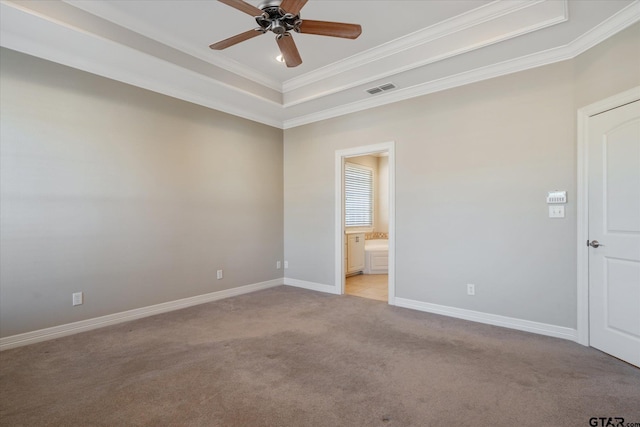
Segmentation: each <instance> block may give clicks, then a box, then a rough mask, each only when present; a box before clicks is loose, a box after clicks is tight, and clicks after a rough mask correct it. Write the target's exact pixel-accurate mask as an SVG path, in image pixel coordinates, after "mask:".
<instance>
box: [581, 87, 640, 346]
mask: <svg viewBox="0 0 640 427" xmlns="http://www.w3.org/2000/svg"><path fill="white" fill-rule="evenodd" d="M639 99H640V86H637V87H635V88H633V89H629V90H627V91H625V92H622V93H619V94H617V95H614V96H611V97H609V98H607V99H603V100H601V101H598V102H595V103H593V104H590V105H587V106H586V107H583V108H580V109H579V110H578V193H577V195H576V201H577V205H578V207H577V209H578V211H577V212H578V218H577V220H578V221H577V224H578V230H577V231H578V233H577V234H578V258H577V260H578V289H577V291H578V292H577V296H578V301H577V303H578V304H577V308H578V319H577V332H578V342H579V343H580V344H582V345H586V346H588V345H589V251H588V250H587V249H588V248H587V240H588V239H589V186H588V183H589V170H588V165H589V163H588V160H589V146H588V141H589V118H590V117H591V116H594V115H596V114H600V113H604V112H605V111H608V110H611V109H614V108H617V107H621V106H623V105H625V104H628V103H630V102H633V101H637V100H639Z"/></svg>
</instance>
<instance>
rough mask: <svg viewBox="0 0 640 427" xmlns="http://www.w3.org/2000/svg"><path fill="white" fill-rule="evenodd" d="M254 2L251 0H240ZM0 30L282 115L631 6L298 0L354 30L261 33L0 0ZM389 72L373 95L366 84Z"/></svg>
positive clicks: (349, 101)
mask: <svg viewBox="0 0 640 427" xmlns="http://www.w3.org/2000/svg"><path fill="white" fill-rule="evenodd" d="M248 3H251V4H253V5H254V6H258V5H259V3H260V2H259V1H249V2H248ZM0 7H1V9H0V19H1V21H0V29H1V32H0V44H1V45H2V46H4V47H7V48H10V49H14V50H18V51H21V52H25V53H28V54H31V55H34V56H38V57H42V58H45V59H48V60H52V61H55V62H59V63H62V64H65V65H69V66H72V67H75V68H79V69H82V70H85V71H89V72H92V73H96V74H99V75H103V76H106V77H109V78H112V79H116V80H120V81H123V82H126V83H129V84H134V85H137V86H140V87H143V88H147V89H150V90H154V91H157V92H160V93H164V94H167V95H170V96H174V97H177V98H180V99H185V100H187V101H190V102H195V103H198V104H201V105H205V106H208V107H211V108H215V109H218V110H222V111H226V112H229V113H231V114H235V115H238V116H241V117H246V118H249V119H251V120H255V121H258V122H261V123H266V124H269V125H272V126H276V127H281V128H290V127H294V126H298V125H301V124H305V123H310V122H313V121H317V120H322V119H325V118H329V117H335V116H338V115H341V114H346V113H349V112H353V111H359V110H362V109H366V108H371V107H374V106H378V105H383V104H387V103H390V102H395V101H398V100H402V99H407V98H410V97H413V96H419V95H423V94H426V93H431V92H434V91H438V90H443V89H446V88H449V87H455V86H459V85H462V84H467V83H470V82H474V81H478V80H482V79H486V78H491V77H495V76H499V75H503V74H507V73H511V72H515V71H520V70H523V69H527V68H531V67H535V66H540V65H544V64H548V63H552V62H557V61H561V60H566V59H569V58H572V57H574V56H576V55H578V54H580V53H581V52H583V51H584V50H586V49H588V48H590V47H591V46H593V45H594V44H597V43H599V42H601V41H602V40H604V39H606V38H607V37H610V36H611V35H613V34H615V33H616V32H618V31H620V30H622V29H624V28H626V27H627V26H629V25H631V24H633V23H634V22H637V21H639V20H640V1H639V0H602V1H600V0H507V1H490V0H456V1H451V0H421V1H397V0H396V1H366V0H350V1H340V0H328V1H321V0H310V1H309V2H308V3H307V4H306V5H305V6H304V8H303V10H302V12H301V14H300V15H301V18H302V19H303V20H304V19H305V18H308V19H313V20H325V21H338V22H349V23H357V24H360V25H361V26H362V35H361V36H360V37H359V38H358V39H356V40H348V39H340V38H333V37H322V36H316V35H309V34H294V39H295V41H296V44H297V46H298V49H299V51H300V54H301V56H302V59H303V64H302V65H300V66H299V67H296V68H287V67H286V66H285V65H284V64H282V63H279V62H276V61H275V57H276V56H277V54H278V53H279V52H278V48H277V45H276V43H275V40H274V36H273V34H271V33H267V34H264V35H261V36H258V37H255V38H253V39H251V40H248V41H245V42H243V43H240V44H238V45H235V46H232V47H230V48H228V49H226V50H223V51H212V50H211V49H209V48H208V46H209V44H211V43H213V42H217V41H220V40H222V39H225V38H228V37H230V36H232V35H235V34H238V33H241V32H244V31H246V30H249V29H251V28H255V27H256V24H255V20H254V19H253V18H252V17H251V16H250V15H247V14H245V13H242V12H240V11H238V10H236V9H233V8H231V7H229V6H227V5H225V4H222V3H220V2H217V1H213V0H161V1H151V0H126V1H125V0H121V1H114V0H109V1H107V0H64V1H61V0H55V1H19V0H13V1H9V0H2V2H1V4H0ZM388 82H392V83H394V84H395V85H396V86H397V89H393V90H390V91H388V92H383V93H380V94H376V95H370V94H368V93H366V91H365V90H366V89H368V88H371V87H374V86H379V85H381V84H384V83H388Z"/></svg>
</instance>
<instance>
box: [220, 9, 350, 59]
mask: <svg viewBox="0 0 640 427" xmlns="http://www.w3.org/2000/svg"><path fill="white" fill-rule="evenodd" d="M218 1H219V2H221V3H224V4H226V5H228V6H231V7H233V8H235V9H238V10H239V11H241V12H244V13H247V14H249V15H251V16H253V17H254V18H255V20H256V22H257V23H258V26H259V27H258V28H255V29H253V30H249V31H245V32H244V33H240V34H237V35H235V36H233V37H229V38H228V39H225V40H222V41H219V42H218V43H214V44H212V45H210V46H209V47H210V48H211V49H214V50H222V49H226V48H228V47H230V46H233V45H235V44H238V43H240V42H243V41H245V40H249V39H251V38H253V37H256V36H259V35H261V34H264V33H266V32H268V31H271V32H272V33H274V34H275V35H276V42H277V43H278V47H279V48H280V52H281V53H282V58H283V59H284V62H285V63H286V64H287V67H297V66H298V65H300V64H302V58H301V57H300V53H299V52H298V48H297V47H296V44H295V42H294V41H293V36H292V35H291V33H290V32H291V31H295V32H297V33H303V34H316V35H319V36H330V37H341V38H346V39H356V38H358V36H359V35H360V34H361V33H362V27H360V25H358V24H344V23H341V22H327V21H312V20H310V19H300V10H301V9H302V7H303V6H304V5H305V3H307V0H282V2H280V1H279V0H275V1H267V2H266V3H263V4H261V5H260V6H259V7H255V6H253V5H251V4H249V3H247V2H245V1H242V0H218Z"/></svg>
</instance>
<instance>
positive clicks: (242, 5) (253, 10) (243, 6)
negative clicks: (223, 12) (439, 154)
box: [218, 0, 264, 16]
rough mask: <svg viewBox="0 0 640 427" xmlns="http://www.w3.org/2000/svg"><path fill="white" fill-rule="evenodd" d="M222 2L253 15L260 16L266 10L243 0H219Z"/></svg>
mask: <svg viewBox="0 0 640 427" xmlns="http://www.w3.org/2000/svg"><path fill="white" fill-rule="evenodd" d="M218 1H219V2H220V3H224V4H226V5H227V6H231V7H233V8H235V9H238V10H239V11H241V12H244V13H247V14H249V15H251V16H260V15H262V14H263V13H264V12H263V11H261V10H260V9H258V8H257V7H255V6H252V5H250V4H249V3H246V2H244V1H242V0H218Z"/></svg>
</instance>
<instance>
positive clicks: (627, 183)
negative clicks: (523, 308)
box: [578, 87, 640, 366]
mask: <svg viewBox="0 0 640 427" xmlns="http://www.w3.org/2000/svg"><path fill="white" fill-rule="evenodd" d="M578 129H579V131H578V132H579V134H578V150H579V156H578V165H579V169H578V170H579V176H578V188H579V193H578V212H579V216H578V238H579V241H578V297H579V298H578V335H579V342H580V343H581V344H584V345H590V346H592V347H594V348H597V349H599V350H602V351H604V352H606V353H609V354H611V355H613V356H615V357H617V358H619V359H622V360H625V361H627V362H629V363H631V364H634V365H636V366H640V313H639V312H638V310H637V308H638V306H639V305H640V87H639V88H635V89H633V90H631V91H628V92H625V93H623V94H620V95H618V96H616V97H612V98H609V99H607V100H604V101H601V102H599V103H596V104H593V105H591V106H589V107H585V108H584V109H581V110H580V111H579V112H578Z"/></svg>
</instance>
